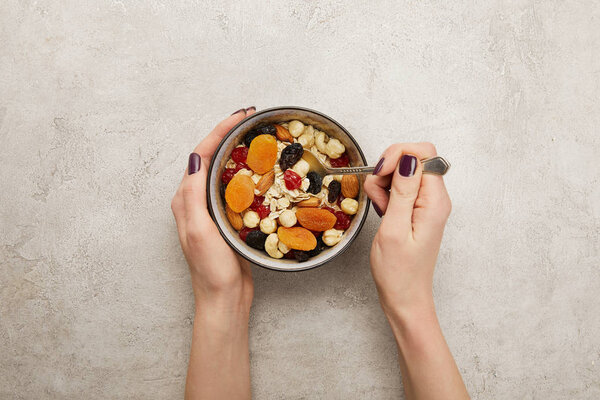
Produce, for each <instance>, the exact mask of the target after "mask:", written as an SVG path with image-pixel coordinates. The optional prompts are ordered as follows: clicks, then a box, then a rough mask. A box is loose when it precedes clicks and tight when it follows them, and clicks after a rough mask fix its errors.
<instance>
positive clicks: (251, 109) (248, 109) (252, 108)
mask: <svg viewBox="0 0 600 400" xmlns="http://www.w3.org/2000/svg"><path fill="white" fill-rule="evenodd" d="M249 111H256V107H254V106H250V107H248V108H246V114H248V112H249Z"/></svg>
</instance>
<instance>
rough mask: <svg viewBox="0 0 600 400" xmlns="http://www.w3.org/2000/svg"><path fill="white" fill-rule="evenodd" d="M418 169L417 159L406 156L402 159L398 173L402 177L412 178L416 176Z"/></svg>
mask: <svg viewBox="0 0 600 400" xmlns="http://www.w3.org/2000/svg"><path fill="white" fill-rule="evenodd" d="M416 169H417V157H415V156H411V155H410V154H405V155H403V156H402V158H401V159H400V166H398V172H399V173H400V175H402V176H405V177H407V178H408V177H410V176H413V175H414V174H415V170H416Z"/></svg>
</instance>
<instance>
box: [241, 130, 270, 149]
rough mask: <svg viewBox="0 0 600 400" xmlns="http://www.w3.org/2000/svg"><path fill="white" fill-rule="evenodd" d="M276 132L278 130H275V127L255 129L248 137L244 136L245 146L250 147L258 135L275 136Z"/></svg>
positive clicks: (247, 134)
mask: <svg viewBox="0 0 600 400" xmlns="http://www.w3.org/2000/svg"><path fill="white" fill-rule="evenodd" d="M276 132H277V128H275V125H265V126H261V127H260V128H254V129H252V130H251V131H250V132H248V133H246V136H244V144H245V145H246V147H250V143H252V141H253V140H254V138H255V137H257V136H258V135H273V136H275V133H276Z"/></svg>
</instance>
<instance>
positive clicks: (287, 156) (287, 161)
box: [279, 143, 304, 171]
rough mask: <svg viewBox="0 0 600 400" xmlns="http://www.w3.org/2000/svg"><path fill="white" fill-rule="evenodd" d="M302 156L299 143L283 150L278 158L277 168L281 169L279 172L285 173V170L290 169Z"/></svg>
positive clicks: (302, 151)
mask: <svg viewBox="0 0 600 400" xmlns="http://www.w3.org/2000/svg"><path fill="white" fill-rule="evenodd" d="M302 154H304V149H303V148H302V145H301V144H300V143H294V144H290V145H289V146H287V147H286V148H284V149H283V150H282V151H281V156H279V166H280V167H281V170H282V171H285V170H286V169H288V168H291V167H292V166H293V165H294V164H296V163H297V162H298V160H300V159H301V158H302Z"/></svg>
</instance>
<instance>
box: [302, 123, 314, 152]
mask: <svg viewBox="0 0 600 400" xmlns="http://www.w3.org/2000/svg"><path fill="white" fill-rule="evenodd" d="M298 143H300V144H301V145H302V147H304V148H305V149H309V148H310V147H311V146H312V145H313V144H315V134H314V133H313V132H308V127H307V128H306V129H304V133H303V134H302V135H300V137H298Z"/></svg>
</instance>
